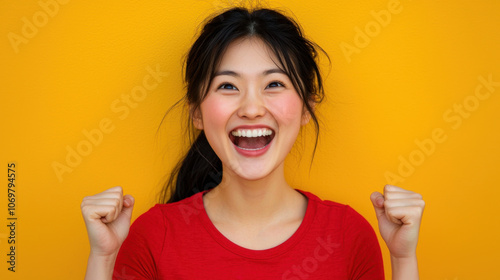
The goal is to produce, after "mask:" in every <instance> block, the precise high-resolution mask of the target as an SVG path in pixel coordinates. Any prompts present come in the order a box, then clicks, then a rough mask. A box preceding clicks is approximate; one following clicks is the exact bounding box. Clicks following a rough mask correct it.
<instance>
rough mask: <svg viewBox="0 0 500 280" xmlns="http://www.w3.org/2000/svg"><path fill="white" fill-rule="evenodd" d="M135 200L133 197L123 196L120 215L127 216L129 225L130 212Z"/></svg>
mask: <svg viewBox="0 0 500 280" xmlns="http://www.w3.org/2000/svg"><path fill="white" fill-rule="evenodd" d="M134 204H135V199H134V197H133V196H131V195H129V194H127V195H125V196H123V208H122V213H123V214H125V216H127V218H128V220H129V223H130V219H131V218H132V210H133V209H134Z"/></svg>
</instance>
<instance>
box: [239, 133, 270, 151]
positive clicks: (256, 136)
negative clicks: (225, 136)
mask: <svg viewBox="0 0 500 280" xmlns="http://www.w3.org/2000/svg"><path fill="white" fill-rule="evenodd" d="M273 138H274V131H273V130H272V129H269V128H259V129H236V130H233V131H231V132H230V133H229V139H231V142H233V144H234V145H236V146H237V147H238V148H240V149H242V150H248V151H257V150H261V149H264V148H265V147H266V146H267V145H269V143H271V141H272V140H273Z"/></svg>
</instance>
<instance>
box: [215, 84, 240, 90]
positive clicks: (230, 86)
mask: <svg viewBox="0 0 500 280" xmlns="http://www.w3.org/2000/svg"><path fill="white" fill-rule="evenodd" d="M217 89H234V90H237V88H236V87H235V86H233V85H232V84H228V83H223V84H221V85H219V87H218V88H217Z"/></svg>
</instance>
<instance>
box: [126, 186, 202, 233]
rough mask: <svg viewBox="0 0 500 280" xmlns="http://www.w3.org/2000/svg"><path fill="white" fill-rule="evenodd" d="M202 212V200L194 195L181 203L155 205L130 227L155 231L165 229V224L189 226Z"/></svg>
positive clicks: (197, 195)
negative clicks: (153, 228) (154, 229)
mask: <svg viewBox="0 0 500 280" xmlns="http://www.w3.org/2000/svg"><path fill="white" fill-rule="evenodd" d="M202 210H203V199H202V197H201V195H200V194H195V195H193V196H190V197H188V198H185V199H183V200H181V201H178V202H174V203H168V204H155V205H154V206H153V207H151V208H150V209H149V210H148V211H146V212H144V213H143V214H141V215H140V216H139V217H138V218H137V219H136V220H135V221H134V222H133V224H132V227H134V225H135V227H138V226H140V227H141V228H150V227H155V228H156V229H159V228H162V227H166V226H167V224H177V223H184V224H187V225H189V224H190V223H191V221H192V219H193V216H196V215H198V214H199V213H200V211H202Z"/></svg>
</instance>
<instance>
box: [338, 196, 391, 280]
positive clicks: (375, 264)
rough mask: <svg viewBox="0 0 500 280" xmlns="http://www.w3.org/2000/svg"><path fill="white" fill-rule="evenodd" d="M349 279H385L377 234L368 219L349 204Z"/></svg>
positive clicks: (346, 223) (347, 238) (346, 231)
mask: <svg viewBox="0 0 500 280" xmlns="http://www.w3.org/2000/svg"><path fill="white" fill-rule="evenodd" d="M344 227H345V231H344V234H345V235H344V243H345V245H346V247H345V248H347V250H348V252H347V256H348V264H349V279H352V280H383V279H385V276H384V264H383V259H382V252H381V250H380V245H379V243H378V239H377V235H376V234H375V231H374V230H373V228H372V226H371V225H370V223H368V221H367V220H366V219H365V218H364V217H363V216H361V215H360V214H359V213H358V212H356V211H355V210H354V209H352V208H351V207H349V206H347V210H346V215H345V220H344Z"/></svg>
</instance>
